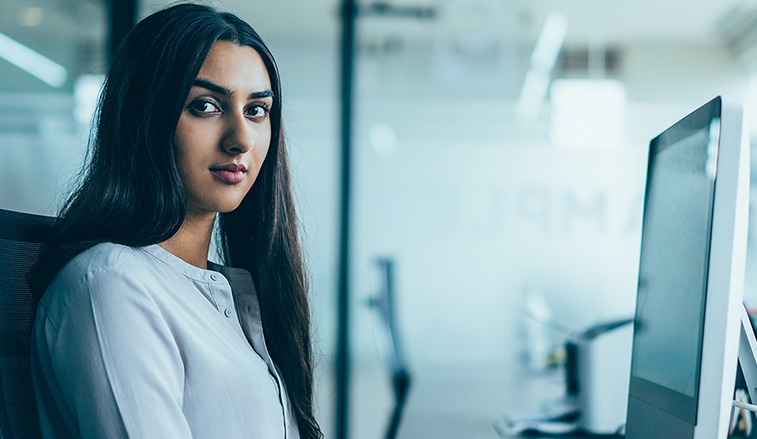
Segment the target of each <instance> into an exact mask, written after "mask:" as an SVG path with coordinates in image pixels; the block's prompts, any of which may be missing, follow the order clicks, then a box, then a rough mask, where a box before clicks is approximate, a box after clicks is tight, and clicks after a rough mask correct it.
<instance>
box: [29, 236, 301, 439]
mask: <svg viewBox="0 0 757 439" xmlns="http://www.w3.org/2000/svg"><path fill="white" fill-rule="evenodd" d="M209 268H210V269H208V270H203V269H201V268H198V267H195V266H193V265H190V264H188V263H186V262H184V261H183V260H181V259H179V258H178V257H176V256H174V255H173V254H171V253H169V252H168V251H166V250H164V249H163V248H161V247H160V246H158V245H151V246H148V247H143V248H136V249H135V248H131V247H125V246H122V245H117V244H110V243H106V244H99V245H97V246H95V247H93V248H91V249H89V250H87V251H85V252H83V253H81V254H80V255H78V256H77V257H75V258H74V259H73V260H72V261H71V262H69V263H68V264H67V265H66V266H65V267H64V268H63V269H62V270H61V271H60V272H59V273H58V275H57V276H56V277H55V279H54V280H53V282H52V283H51V284H50V287H49V288H48V290H47V292H46V293H45V295H44V297H43V299H42V302H41V303H40V306H39V310H38V313H37V320H36V323H35V327H34V330H33V333H32V350H31V359H32V375H33V378H34V387H35V389H34V390H35V392H36V396H37V407H38V411H39V418H40V424H41V428H42V435H43V437H44V438H45V439H50V438H93V439H94V438H97V439H100V438H127V437H128V438H175V439H183V438H195V439H204V438H218V439H236V438H261V439H262V438H265V439H269V438H285V439H298V438H299V433H298V430H297V422H296V419H295V418H294V416H293V412H292V408H291V405H290V403H289V400H288V398H287V393H286V389H285V388H284V383H283V382H282V380H281V378H280V376H279V373H278V371H277V369H276V367H275V366H274V364H273V361H272V360H271V357H270V355H269V354H268V350H267V348H266V345H265V339H264V337H263V326H262V322H261V319H260V307H259V305H258V298H257V293H256V291H255V286H254V285H253V282H252V278H251V276H250V273H249V272H247V271H246V270H242V269H235V268H228V267H222V266H218V265H215V264H211V263H209Z"/></svg>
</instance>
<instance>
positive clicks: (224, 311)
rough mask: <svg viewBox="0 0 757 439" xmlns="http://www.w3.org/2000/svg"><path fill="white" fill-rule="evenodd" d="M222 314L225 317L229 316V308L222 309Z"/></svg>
mask: <svg viewBox="0 0 757 439" xmlns="http://www.w3.org/2000/svg"><path fill="white" fill-rule="evenodd" d="M223 315H225V316H226V317H231V308H226V309H225V310H223Z"/></svg>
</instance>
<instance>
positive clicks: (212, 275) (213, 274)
mask: <svg viewBox="0 0 757 439" xmlns="http://www.w3.org/2000/svg"><path fill="white" fill-rule="evenodd" d="M210 280H218V275H217V274H215V273H212V274H211V275H210Z"/></svg>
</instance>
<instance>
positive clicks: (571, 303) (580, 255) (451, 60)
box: [0, 0, 757, 439]
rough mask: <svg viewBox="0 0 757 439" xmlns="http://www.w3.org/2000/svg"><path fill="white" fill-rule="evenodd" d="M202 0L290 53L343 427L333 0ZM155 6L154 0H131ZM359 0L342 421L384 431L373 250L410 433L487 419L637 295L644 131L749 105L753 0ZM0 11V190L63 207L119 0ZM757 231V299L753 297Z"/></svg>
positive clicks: (323, 386) (289, 125)
mask: <svg viewBox="0 0 757 439" xmlns="http://www.w3.org/2000/svg"><path fill="white" fill-rule="evenodd" d="M206 3H209V4H213V5H217V6H218V7H220V8H222V9H228V10H231V11H233V12H236V13H237V14H239V15H241V16H242V17H243V18H245V19H247V20H248V21H249V22H250V23H251V24H252V25H253V26H254V27H255V28H256V29H257V30H258V31H259V32H260V33H261V35H262V36H263V37H264V39H266V41H267V42H268V43H269V45H270V47H271V49H272V51H273V53H274V55H275V56H276V57H277V60H278V63H279V67H280V69H281V77H282V80H283V84H284V112H285V113H284V117H285V121H286V129H287V135H288V141H289V145H290V148H291V152H292V153H291V156H292V161H293V163H292V164H293V171H294V177H295V183H296V195H297V199H298V202H299V213H300V217H301V222H302V226H303V232H304V242H305V248H306V254H307V261H308V265H309V268H310V274H311V279H312V283H311V285H312V288H311V289H312V298H313V311H314V324H315V332H314V334H315V336H314V339H315V342H316V353H317V355H316V357H317V358H316V360H317V372H318V373H317V407H318V408H317V410H318V416H319V419H320V421H321V424H322V427H323V429H324V432H325V433H326V437H327V438H328V437H333V435H334V399H335V387H334V386H335V384H334V382H335V380H334V376H335V372H334V352H335V343H336V337H337V336H336V332H337V324H336V319H337V311H336V310H337V262H338V240H339V233H338V226H339V194H340V187H339V175H340V149H339V148H340V145H339V112H338V109H339V62H340V61H339V59H340V47H339V35H340V28H339V23H340V18H339V17H340V13H339V11H340V5H339V2H337V1H336V0H323V1H317V2H306V1H294V0H278V1H255V0H224V1H218V2H206ZM166 4H167V3H166V2H165V1H161V0H142V1H141V2H140V5H139V10H138V16H139V17H143V16H145V15H147V14H149V13H151V12H154V11H156V10H158V9H160V8H162V7H164V6H165V5H166ZM358 5H359V7H360V10H361V13H360V14H359V18H358V21H357V43H356V51H355V57H356V58H355V61H356V73H355V74H356V76H355V94H354V96H355V107H354V116H355V131H354V144H353V147H354V149H353V167H352V171H353V183H354V187H353V191H352V202H353V205H352V216H351V219H350V224H351V226H352V239H351V242H350V248H351V259H350V264H351V277H350V279H349V287H350V288H349V291H350V296H351V297H350V303H351V315H352V324H351V328H350V334H349V336H350V346H351V350H352V363H351V371H352V373H351V377H352V378H351V382H350V404H349V408H350V411H349V421H350V423H349V426H350V427H349V428H350V430H349V431H350V437H354V438H360V439H372V438H380V437H383V435H384V433H383V429H384V428H385V425H386V422H387V419H388V416H389V414H390V410H391V408H392V404H393V403H392V394H391V390H390V387H389V380H388V376H387V370H386V364H385V363H386V351H385V340H384V333H383V328H382V326H381V322H380V320H379V319H378V317H377V314H376V312H375V311H374V310H371V309H370V308H369V307H368V306H367V303H368V302H369V299H370V298H371V297H372V296H374V295H375V294H376V293H377V291H378V289H379V279H378V278H379V275H378V271H377V268H376V267H377V264H376V260H377V258H392V259H393V260H394V263H395V270H396V285H395V286H396V290H395V292H396V295H397V297H396V299H397V303H396V306H397V312H398V324H399V329H400V330H401V331H402V334H403V336H404V342H405V350H406V353H407V356H408V360H409V363H410V366H411V370H412V373H413V378H414V382H413V387H412V389H411V393H410V396H409V400H408V403H407V408H406V413H405V416H404V420H403V425H402V427H401V429H400V437H405V438H462V437H465V438H494V437H497V435H496V432H495V430H494V429H493V428H492V424H493V423H494V422H495V421H496V419H497V418H498V417H499V416H501V415H503V414H505V413H508V412H510V411H512V410H516V409H524V408H525V409H527V408H529V407H536V406H537V405H538V404H539V400H540V398H542V397H544V396H545V395H546V396H550V395H549V392H554V395H553V396H554V397H559V396H560V393H559V392H560V384H559V380H555V381H554V383H553V384H554V385H553V386H552V387H550V388H549V389H550V390H549V391H544V388H540V390H538V391H536V390H535V391H533V392H532V391H531V390H530V388H529V387H528V386H527V385H526V384H524V383H525V382H527V380H526V378H528V377H530V376H533V375H534V374H537V375H538V374H539V373H541V372H540V371H541V370H542V369H544V368H546V367H548V363H549V362H550V361H551V362H553V363H558V364H559V362H560V352H559V346H560V345H561V343H562V342H563V341H564V340H565V338H566V336H567V335H568V334H570V333H572V332H575V331H579V330H581V329H582V328H585V327H587V326H589V325H592V324H596V323H599V322H605V321H608V320H612V319H616V318H623V317H630V316H631V315H632V314H633V310H634V299H635V289H636V276H637V270H638V257H639V242H640V228H641V210H642V203H643V193H644V183H645V172H646V158H647V156H646V154H647V147H648V143H649V140H650V139H651V138H652V137H654V136H655V135H657V134H658V133H659V132H660V131H662V130H663V129H664V128H666V127H667V126H669V125H670V124H672V123H673V122H675V121H676V120H677V119H678V118H680V117H682V116H683V115H684V114H685V113H687V112H689V111H690V110H693V109H694V108H695V107H696V106H698V105H700V104H702V103H704V102H706V101H707V100H709V99H710V98H712V97H714V96H716V95H718V94H730V95H735V96H739V97H742V98H744V99H745V101H746V103H747V106H748V107H752V106H754V105H755V103H757V64H756V63H755V61H757V1H736V0H719V1H713V0H709V1H704V0H689V1H683V0H675V1H667V2H662V3H661V2H658V1H652V0H640V1H636V2H621V1H587V0H580V1H579V0H573V1H560V0H538V1H532V0H392V1H391V2H390V3H388V4H387V3H384V5H390V7H387V6H385V7H381V6H380V5H378V4H377V3H374V2H371V1H370V0H361V1H359V2H358ZM377 5H378V6H377ZM0 11H1V12H2V13H0V208H3V209H11V210H19V211H25V212H32V213H42V214H48V215H53V214H54V213H55V212H56V209H57V207H58V206H59V205H60V203H61V201H62V200H63V199H64V197H65V194H66V193H67V189H69V188H70V185H71V183H70V182H71V181H72V180H71V179H72V178H74V177H75V176H76V173H77V172H78V171H79V170H80V169H81V165H82V160H83V158H84V153H85V149H86V143H87V138H88V137H87V136H88V129H89V127H88V125H89V122H90V117H91V112H92V110H93V107H94V103H95V100H96V96H97V92H98V89H99V86H100V82H101V80H102V75H103V73H104V72H105V67H106V62H107V54H108V38H109V35H110V31H111V29H110V24H109V20H108V2H107V1H105V0H25V1H22V2H19V1H14V0H0ZM392 11H394V13H389V12H392ZM19 44H20V45H23V46H24V47H25V48H27V49H24V48H19ZM28 49H31V51H27V50H28ZM35 54H38V55H35ZM39 55H41V56H43V57H44V58H38V56H39ZM751 114H752V115H754V116H755V118H753V119H750V127H751V132H752V135H751V137H752V143H753V144H755V145H757V109H755V110H754V111H752V112H751ZM753 155H754V152H753ZM755 171H757V170H753V175H754V174H755V173H756V172H755ZM753 178H754V177H753ZM753 181H757V180H753ZM753 198H754V197H753ZM754 223H755V220H754V219H752V220H751V224H752V227H753V226H754ZM749 244H750V254H749V261H748V264H749V265H748V269H747V271H748V273H747V284H746V293H745V294H746V297H745V300H746V302H747V304H750V303H751V304H754V305H757V258H756V257H755V256H757V246H756V245H755V244H757V243H756V242H755V241H754V238H750V243H749ZM539 322H541V323H539ZM539 392H541V393H539Z"/></svg>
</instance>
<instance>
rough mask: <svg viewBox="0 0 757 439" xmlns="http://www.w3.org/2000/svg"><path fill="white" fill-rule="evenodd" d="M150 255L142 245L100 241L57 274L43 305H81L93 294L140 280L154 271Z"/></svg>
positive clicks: (43, 300) (57, 306)
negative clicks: (133, 245)
mask: <svg viewBox="0 0 757 439" xmlns="http://www.w3.org/2000/svg"><path fill="white" fill-rule="evenodd" d="M150 264H151V260H150V256H149V254H148V253H147V252H146V251H145V250H144V249H143V248H133V247H128V246H125V245H121V244H114V243H101V244H97V245H95V246H93V247H91V248H89V249H87V250H85V251H83V252H81V253H80V254H78V255H77V256H75V257H74V258H73V259H71V260H70V261H69V262H68V263H67V264H66V265H64V266H63V268H61V270H60V271H59V272H58V273H57V274H56V275H55V277H54V278H53V280H52V282H51V283H50V285H49V287H48V288H47V291H45V294H44V295H43V298H42V302H41V306H43V307H55V308H67V307H68V306H70V305H71V304H77V305H82V304H83V303H84V302H89V301H90V300H91V299H92V296H93V295H96V294H100V293H101V291H102V287H103V286H107V289H108V290H115V289H118V288H119V286H122V285H125V284H135V283H137V282H139V283H141V282H142V281H144V280H145V276H149V273H150V271H151V269H150V266H151V265H150Z"/></svg>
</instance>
